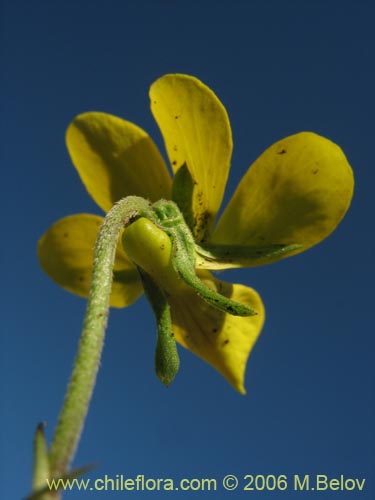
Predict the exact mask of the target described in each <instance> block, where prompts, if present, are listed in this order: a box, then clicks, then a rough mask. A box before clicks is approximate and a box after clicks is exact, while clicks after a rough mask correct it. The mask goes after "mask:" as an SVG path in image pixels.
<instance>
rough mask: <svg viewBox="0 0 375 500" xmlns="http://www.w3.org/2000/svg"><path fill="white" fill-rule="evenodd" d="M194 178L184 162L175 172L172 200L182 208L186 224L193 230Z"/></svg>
mask: <svg viewBox="0 0 375 500" xmlns="http://www.w3.org/2000/svg"><path fill="white" fill-rule="evenodd" d="M194 185H195V182H194V179H193V177H192V176H191V173H190V172H189V169H188V168H187V166H186V164H185V163H184V164H183V165H182V166H181V167H180V168H179V169H178V170H177V172H176V173H175V175H174V178H173V184H172V200H173V201H174V202H175V203H176V204H177V205H178V207H179V209H180V210H181V212H182V214H183V216H184V219H185V222H186V224H187V225H188V226H189V228H190V229H191V231H192V230H193V228H194V217H193V209H192V207H193V192H194Z"/></svg>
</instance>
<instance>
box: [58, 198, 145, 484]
mask: <svg viewBox="0 0 375 500" xmlns="http://www.w3.org/2000/svg"><path fill="white" fill-rule="evenodd" d="M148 207H149V202H147V201H146V200H144V199H143V198H139V197H137V196H129V197H127V198H124V199H122V200H120V201H119V202H118V203H116V204H115V205H114V206H113V208H112V209H111V210H110V211H109V213H108V214H107V216H106V217H105V219H104V222H103V224H102V226H101V228H100V231H99V234H98V238H97V241H96V246H95V253H94V265H93V274H92V282H91V288H90V294H89V297H88V302H87V308H86V315H85V319H84V324H83V330H82V335H81V340H80V343H79V347H78V352H77V356H76V360H75V363H74V368H73V372H72V375H71V378H70V382H69V385H68V389H67V392H66V395H65V399H64V403H63V407H62V410H61V413H60V416H59V419H58V423H57V427H56V430H55V434H54V436H53V440H52V443H51V448H50V452H49V462H50V474H51V477H61V476H62V475H64V474H65V473H66V471H67V468H68V467H69V464H70V463H71V461H72V459H73V457H74V454H75V451H76V448H77V445H78V442H79V439H80V435H81V431H82V428H83V424H84V421H85V417H86V414H87V410H88V406H89V403H90V400H91V396H92V393H93V389H94V385H95V381H96V375H97V372H98V368H99V364H100V358H101V354H102V350H103V343H104V336H105V330H106V326H107V318H108V310H109V296H110V293H111V286H112V275H113V263H114V258H115V252H116V245H117V240H118V237H119V234H120V232H121V230H122V229H123V228H124V227H126V226H127V225H128V224H129V223H130V222H131V221H132V219H133V218H134V217H136V216H137V214H138V213H140V212H142V211H144V210H146V211H147V208H148Z"/></svg>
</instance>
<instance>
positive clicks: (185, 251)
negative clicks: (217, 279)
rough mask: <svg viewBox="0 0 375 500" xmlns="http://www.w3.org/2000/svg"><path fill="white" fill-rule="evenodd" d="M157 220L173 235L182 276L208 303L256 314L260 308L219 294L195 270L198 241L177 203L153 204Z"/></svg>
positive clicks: (177, 267) (241, 313)
mask: <svg viewBox="0 0 375 500" xmlns="http://www.w3.org/2000/svg"><path fill="white" fill-rule="evenodd" d="M152 209H153V211H154V213H155V215H156V224H157V225H158V227H159V228H160V229H162V230H163V231H165V232H166V233H167V234H168V236H169V237H170V238H171V241H172V245H173V258H172V263H173V266H174V268H175V270H176V272H177V273H178V274H179V276H180V278H181V279H182V280H183V281H184V282H185V283H186V284H187V285H188V286H190V287H191V288H193V289H194V290H195V292H196V293H197V294H198V295H199V296H200V297H201V298H202V299H203V300H205V301H206V302H207V303H209V304H210V305H211V306H212V307H215V308H216V309H219V310H220V311H223V312H226V313H228V314H232V315H233V316H254V315H256V314H257V312H256V311H255V310H254V309H253V308H252V307H250V306H248V305H245V304H240V303H239V302H236V301H234V300H231V299H228V298H227V297H224V296H223V295H220V294H219V293H217V292H216V291H215V290H212V289H211V288H210V287H208V286H207V285H206V284H205V283H203V281H201V280H200V279H199V278H198V276H197V275H196V274H195V252H196V245H195V243H194V238H193V235H192V234H191V231H190V229H189V228H188V226H187V224H186V223H185V220H184V218H183V215H182V214H181V212H180V210H179V208H178V207H177V205H176V204H175V203H174V202H172V201H170V202H166V201H165V200H161V201H159V202H156V203H154V204H153V205H152Z"/></svg>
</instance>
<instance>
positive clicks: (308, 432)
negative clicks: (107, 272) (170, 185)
mask: <svg viewBox="0 0 375 500" xmlns="http://www.w3.org/2000/svg"><path fill="white" fill-rule="evenodd" d="M1 18H2V21H1V22H2V26H1V37H2V40H1V68H2V75H3V77H2V98H1V101H2V113H1V114H2V120H1V127H2V130H1V137H2V141H1V142H2V148H1V172H2V186H3V189H2V197H1V202H2V214H3V217H2V228H3V229H2V234H3V238H2V245H1V262H2V273H1V275H2V277H1V282H2V286H1V296H2V321H1V323H2V327H1V330H2V347H1V378H0V380H1V382H0V384H1V394H2V398H1V400H2V408H1V410H2V411H1V415H2V416H1V420H2V422H1V441H2V446H1V469H0V475H1V486H0V492H1V493H2V498H4V499H5V498H6V499H13V498H14V499H20V498H22V497H23V496H24V495H25V494H26V493H27V492H28V490H29V487H30V480H31V467H32V439H33V432H34V428H35V426H36V424H37V423H38V422H40V421H47V422H48V427H47V435H48V438H49V439H50V438H51V435H52V432H53V429H54V426H55V423H56V418H57V415H58V412H59V410H60V406H61V402H62V398H63V394H64V390H65V387H66V383H67V380H68V376H69V373H70V369H71V366H72V361H73V358H74V355H75V350H76V346H77V342H78V338H79V334H80V327H81V323H82V319H83V314H84V309H85V302H84V300H82V299H80V298H77V297H76V296H74V295H71V294H69V293H68V292H65V291H64V290H62V289H60V288H59V287H58V286H56V285H55V284H54V283H53V282H52V281H51V280H50V279H49V278H48V277H47V276H46V275H44V274H43V272H42V271H41V269H40V268H39V265H38V261H37V258H36V243H37V240H38V238H39V237H40V236H41V234H42V233H43V232H44V231H45V230H46V229H47V228H48V227H49V226H50V224H51V223H53V222H54V221H55V220H57V219H58V218H60V217H63V216H65V215H68V214H73V213H79V212H93V213H98V214H100V210H99V209H98V208H97V207H96V205H95V204H94V202H93V201H92V200H91V199H90V198H89V196H88V195H87V194H86V191H85V189H84V187H83V186H82V185H81V183H80V180H79V178H78V175H77V174H76V172H75V170H74V168H73V167H72V164H71V162H70V159H69V156H68V154H67V151H66V148H65V143H64V133H65V129H66V127H67V125H68V123H69V122H70V120H71V119H72V118H73V117H74V116H75V115H76V114H78V113H81V112H83V111H90V110H99V111H106V112H109V113H113V114H116V115H119V116H121V117H123V118H126V119H128V120H130V121H133V122H135V123H137V124H138V125H140V126H141V127H143V128H145V129H146V130H147V131H148V132H149V133H150V135H151V136H152V137H153V138H154V139H155V141H156V143H157V144H158V145H159V146H160V148H162V151H163V154H164V149H163V144H162V140H161V137H160V134H159V132H158V129H157V126H156V124H155V123H154V121H153V118H152V116H151V113H150V111H149V103H148V87H149V85H150V84H151V83H152V82H153V81H154V80H155V79H156V78H157V77H159V76H161V75H162V74H164V73H169V72H182V73H188V74H192V75H195V76H197V77H198V78H200V79H201V80H202V81H204V82H205V83H206V84H208V85H209V86H210V87H211V88H212V89H213V90H214V91H215V92H216V93H217V95H218V96H219V98H220V99H221V100H222V102H223V103H224V105H225V106H226V108H227V110H228V113H229V116H230V119H231V124H232V129H233V136H234V144H235V146H234V155H233V161H232V171H231V177H230V181H229V184H228V187H227V191H226V201H228V200H229V198H230V196H231V194H232V193H233V191H234V189H235V186H236V184H237V183H238V181H239V180H240V179H241V177H242V175H243V174H244V173H245V171H246V170H247V168H248V166H249V165H250V164H251V163H252V161H253V160H255V158H256V157H257V156H258V155H259V154H260V153H261V152H262V151H263V150H264V149H265V148H266V147H267V146H269V145H270V144H272V143H273V142H275V141H276V140H278V139H280V138H282V137H285V136H287V135H290V134H292V133H295V132H298V131H302V130H311V131H314V132H317V133H319V134H322V135H325V136H327V137H328V138H330V139H332V140H333V141H335V142H337V143H338V144H339V145H340V146H341V147H342V148H343V149H344V151H345V153H346V154H347V157H348V159H349V161H350V163H351V164H352V166H353V169H354V172H355V177H356V191H355V196H354V200H353V203H352V207H351V209H350V211H349V213H348V214H347V215H346V217H345V219H344V221H343V222H342V224H341V225H340V227H339V228H338V229H337V231H336V232H335V233H334V234H333V235H332V236H331V237H329V238H328V239H327V240H326V241H324V242H323V243H322V244H320V245H319V246H317V247H315V248H313V249H311V250H310V251H308V252H306V253H303V254H301V255H298V256H295V257H293V258H291V259H286V260H285V261H282V262H279V263H277V264H274V265H271V266H268V267H261V268H257V269H251V270H233V271H227V272H225V273H224V274H222V275H221V276H222V278H223V279H225V280H227V281H235V282H242V283H244V284H247V285H250V286H253V287H254V288H256V289H257V290H258V291H259V292H260V294H261V296H262V297H263V300H264V302H265V305H266V309H267V322H266V325H265V328H264V330H263V333H262V335H261V337H260V339H259V341H258V343H257V345H256V347H255V349H254V351H253V354H252V356H251V359H250V362H249V364H248V370H247V377H246V386H247V390H248V394H247V396H245V397H243V396H241V395H239V394H237V393H235V392H234V391H233V389H232V388H231V387H230V386H229V385H228V384H227V383H226V382H225V381H224V380H223V379H222V378H221V377H220V376H219V375H218V374H217V373H216V372H215V371H214V370H213V369H212V368H210V367H209V366H207V365H205V364H204V363H203V362H202V361H200V360H199V359H197V358H195V357H194V356H193V355H192V354H190V353H189V352H187V351H184V350H182V349H180V356H181V364H182V366H181V370H180V373H179V374H178V377H177V379H176V380H175V382H174V383H173V385H172V386H171V387H170V388H169V389H168V390H166V389H165V388H164V387H163V386H162V385H161V384H160V383H159V381H158V380H157V379H156V377H155V376H154V373H153V350H154V339H155V327H154V318H153V316H152V313H151V311H150V309H149V307H148V304H147V303H146V301H145V300H144V299H142V300H139V301H138V302H137V303H136V304H135V305H134V306H132V307H131V308H129V309H127V310H124V309H123V310H113V311H111V315H110V321H109V329H108V335H107V340H106V345H105V350H104V356H103V360H102V365H101V369H100V372H99V378H98V383H97V387H96V389H95V393H94V397H93V400H92V404H91V407H90V411H89V415H88V419H87V425H86V428H85V430H84V434H83V437H82V441H81V445H80V448H79V451H78V454H77V457H76V460H75V465H77V466H79V465H83V464H87V463H91V462H96V463H98V464H99V466H98V468H97V469H96V470H95V471H93V472H92V473H91V474H90V475H89V477H92V478H97V477H102V476H104V474H108V475H110V476H112V477H114V476H116V474H124V476H126V477H135V476H136V475H137V474H145V475H146V476H147V477H152V478H156V477H171V478H174V479H176V480H179V479H181V478H185V477H186V478H193V477H198V478H201V477H202V478H205V477H208V478H216V479H217V480H218V482H220V478H221V477H223V476H224V475H225V474H236V475H237V476H238V477H239V479H240V484H241V487H240V488H239V489H238V490H237V491H236V492H235V493H232V494H231V493H226V492H225V491H224V490H223V489H222V488H221V487H219V490H218V492H216V493H207V492H194V493H188V492H186V493H182V492H179V493H169V494H168V493H166V492H164V493H163V492H160V493H157V492H149V493H147V492H143V493H142V492H138V493H134V492H133V493H131V492H128V493H125V492H113V493H111V492H106V493H103V492H96V493H95V492H92V491H91V492H87V493H83V492H77V491H75V492H71V493H66V495H65V498H67V499H68V498H69V499H72V500H74V499H81V498H90V499H100V498H107V497H110V498H117V497H118V498H120V497H122V495H125V496H126V495H128V496H129V497H132V498H143V497H145V498H164V497H168V498H172V497H173V498H190V497H191V498H205V497H210V498H229V497H231V496H233V497H234V498H241V497H243V498H248V496H251V497H253V498H259V499H262V500H265V499H272V500H275V499H277V498H304V497H305V496H306V497H307V496H308V495H307V494H306V493H297V492H293V490H292V480H291V478H292V477H293V475H294V474H301V475H304V474H312V475H314V474H317V473H318V474H327V475H328V476H330V477H331V478H333V477H338V476H339V475H340V474H344V475H345V476H346V477H354V478H366V485H365V489H364V491H363V492H362V493H358V492H357V493H337V492H330V493H329V492H320V493H319V494H318V493H317V494H316V496H315V495H314V493H312V494H310V495H309V498H319V499H325V498H331V497H332V498H340V499H341V498H356V499H370V498H374V491H375V490H374V475H373V471H374V470H375V457H374V449H375V447H374V445H375V439H374V424H373V422H374V417H375V405H374V385H375V384H374V351H375V345H374V333H373V330H374V327H373V324H374V320H373V317H374V292H373V281H374V257H375V255H374V229H373V224H374V221H373V217H374V198H375V196H374V191H373V189H374V185H375V174H374V118H373V117H374V111H375V108H374V88H375V67H374V49H375V32H374V18H375V7H374V4H373V2H371V1H370V0H369V1H365V0H353V1H345V0H341V1H335V0H331V1H323V0H322V1H313V0H310V1H309V0H306V1H297V0H295V1H292V0H284V1H267V0H264V1H260V0H259V1H255V0H254V1H251V0H249V1H229V0H222V1H219V0H217V1H215V2H214V1H209V0H206V1H205V0H202V1H201V2H195V1H190V2H182V1H173V0H169V1H167V0H164V1H162V0H153V1H151V0H149V1H146V0H138V1H136V0H134V1H130V0H122V1H120V0H119V1H116V0H107V1H105V2H104V1H96V0H93V1H84V0H75V1H72V0H65V1H52V2H51V1H50V0H49V1H47V0H33V1H32V2H29V1H27V0H3V1H2V13H1ZM246 474H275V475H278V474H286V475H288V478H289V479H290V486H289V488H288V490H287V491H286V492H277V491H274V492H266V491H263V492H251V491H247V492H246V491H241V490H242V487H243V486H244V485H245V481H244V480H243V479H242V478H243V477H244V475H246Z"/></svg>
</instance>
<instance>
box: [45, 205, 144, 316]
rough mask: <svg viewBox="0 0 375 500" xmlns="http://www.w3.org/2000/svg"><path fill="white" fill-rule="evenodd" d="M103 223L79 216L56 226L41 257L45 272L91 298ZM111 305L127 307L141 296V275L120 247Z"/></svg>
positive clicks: (118, 247)
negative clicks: (94, 264)
mask: <svg viewBox="0 0 375 500" xmlns="http://www.w3.org/2000/svg"><path fill="white" fill-rule="evenodd" d="M102 222H103V219H102V218H101V217H98V216H96V215H91V214H78V215H71V216H69V217H65V218H64V219H60V220H59V221H57V222H55V224H53V225H52V226H51V227H50V228H49V229H48V231H47V232H46V233H45V234H44V235H43V236H42V237H41V239H40V240H39V244H38V256H39V260H40V263H41V266H42V268H43V270H44V271H45V272H46V273H47V274H48V275H49V276H50V277H51V278H52V279H53V280H54V281H56V282H57V283H58V284H59V285H61V286H62V287H63V288H65V289H66V290H69V291H70V292H73V293H76V294H77V295H80V296H81V297H87V296H88V294H89V288H90V282H91V273H92V263H93V256H94V246H95V241H96V237H97V233H98V230H99V227H100V225H101V223H102ZM113 274H114V278H113V285H112V293H111V298H110V305H111V306H113V307H125V306H127V305H130V304H131V303H133V302H134V301H135V300H136V299H137V298H138V297H139V296H140V295H141V294H142V291H143V289H142V285H141V283H140V280H139V277H138V272H137V270H136V269H135V268H134V266H133V264H131V262H130V261H129V259H128V258H127V256H126V254H125V252H124V250H123V249H122V246H121V241H120V242H119V244H118V246H117V251H116V259H115V265H114V273H113Z"/></svg>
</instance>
